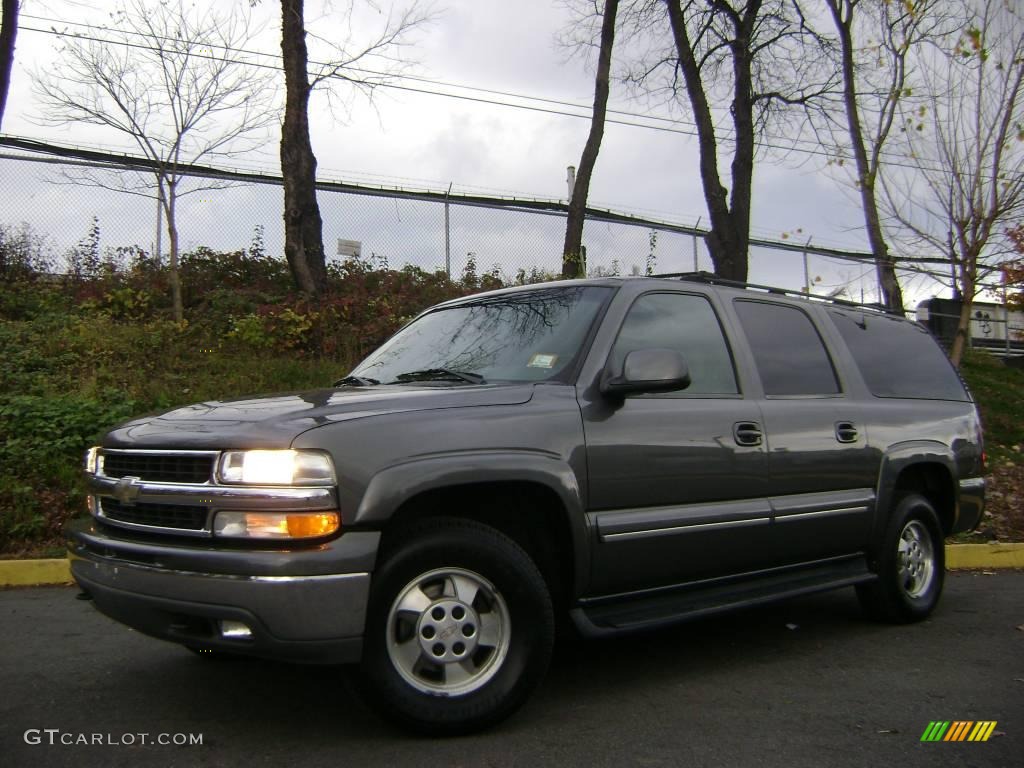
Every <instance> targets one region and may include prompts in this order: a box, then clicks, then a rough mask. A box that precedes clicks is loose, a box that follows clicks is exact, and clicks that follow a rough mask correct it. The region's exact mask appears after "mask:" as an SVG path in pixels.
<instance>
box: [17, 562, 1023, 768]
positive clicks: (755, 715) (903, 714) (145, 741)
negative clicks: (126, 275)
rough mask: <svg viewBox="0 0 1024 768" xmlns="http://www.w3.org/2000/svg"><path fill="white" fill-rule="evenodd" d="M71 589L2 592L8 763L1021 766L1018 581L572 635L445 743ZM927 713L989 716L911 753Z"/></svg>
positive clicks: (301, 671)
mask: <svg viewBox="0 0 1024 768" xmlns="http://www.w3.org/2000/svg"><path fill="white" fill-rule="evenodd" d="M76 592H77V590H75V589H74V588H62V587H40V588H30V589H7V590H0V765H2V766H5V768H6V767H11V768H13V767H16V766H76V767H78V766H94V765H95V766H132V768H136V767H138V766H149V765H154V766H220V765H225V766H247V767H249V766H260V765H273V766H303V767H305V766H313V767H317V766H331V768H348V767H357V766H358V768H364V767H365V768H368V767H369V766H415V768H434V766H437V767H438V768H440V767H441V766H444V767H445V768H458V767H459V766H467V767H475V766H559V768H563V767H565V768H575V767H577V766H585V767H586V768H596V767H597V766H616V768H620V767H622V766H660V765H665V766H757V768H773V767H774V766H785V768H798V767H799V766H813V767H814V768H822V767H829V768H831V767H832V766H865V767H867V766H872V767H874V766H885V765H899V766H900V768H906V767H907V766H918V765H920V766H1014V767H1015V768H1016V767H1019V766H1024V573H1021V572H1013V571H1003V572H998V573H992V574H984V573H957V574H950V575H949V576H948V577H947V586H946V594H945V596H944V597H943V601H942V603H941V605H940V606H939V609H938V610H937V611H936V613H935V614H934V615H933V617H932V618H931V619H930V620H928V621H926V622H924V623H921V624H917V625H912V626H887V625H881V624H874V623H871V622H869V621H867V620H865V619H863V618H862V616H861V614H860V611H859V608H858V606H857V602H856V599H855V598H854V595H853V591H852V590H843V591H841V592H836V593H831V594H825V595H817V596H812V597H808V598H802V599H798V600H793V601H790V602H787V603H783V604H780V605H776V606H771V607H766V608H762V609H757V610H753V611H746V612H742V613H735V614H731V615H728V616H723V617H719V618H714V619H708V620H704V621H699V622H693V623H690V624H685V625H682V626H679V627H676V628H673V629H670V630H665V631H661V632H657V633H652V634H647V635H640V636H632V637H626V638H618V639H613V640H605V641H600V642H595V641H591V642H584V641H575V642H569V643H566V644H564V645H563V647H562V648H561V649H560V650H559V652H558V653H557V655H556V658H555V661H554V663H553V665H552V668H551V671H550V672H549V674H548V677H547V679H546V681H545V683H544V684H543V686H542V687H541V689H540V690H539V691H538V692H537V694H536V695H535V696H534V697H533V699H532V700H531V701H530V702H528V703H527V705H526V706H525V707H524V708H523V709H522V710H521V711H520V712H519V713H518V714H516V715H515V716H514V717H513V718H512V719H510V720H508V721H506V722H505V723H503V724H502V725H500V726H498V727H497V728H495V729H493V730H491V731H488V732H486V733H483V734H477V735H474V736H470V737H463V738H457V739H423V738H415V737H411V736H408V735H406V734H405V733H403V732H401V731H399V730H398V729H396V728H394V727H392V726H390V725H389V724H387V723H385V722H383V721H381V720H380V719H378V718H377V717H376V716H375V715H374V714H373V713H371V712H370V711H368V710H367V709H366V708H365V707H364V706H363V705H362V704H361V703H360V702H359V701H358V700H357V699H356V698H355V697H354V695H353V694H352V693H351V691H350V687H349V685H348V683H347V681H346V676H345V674H344V673H343V672H339V671H338V670H335V669H324V668H317V667H298V666H287V665H282V664H273V663H266V662H260V661H249V660H234V661H231V660H228V661H217V660H214V659H210V658H202V657H197V656H194V655H193V654H191V653H189V652H188V651H186V650H184V649H182V648H178V647H177V646H174V645H171V644H168V643H163V642H161V641H158V640H152V639H150V638H147V637H144V636H141V635H139V634H138V633H135V632H132V631H130V630H128V629H126V628H124V627H121V626H119V625H117V624H115V623H114V622H112V621H110V620H108V619H106V618H104V617H103V616H101V615H100V614H99V613H98V612H96V610H95V609H94V608H93V607H92V606H91V605H90V604H89V603H88V602H82V601H77V600H75V599H74V598H75V594H76ZM934 720H945V721H956V720H970V721H982V720H984V721H996V722H997V725H996V726H995V728H994V733H993V735H992V737H991V738H990V739H989V740H988V741H987V742H984V743H970V742H965V743H951V742H938V743H922V742H921V740H920V739H921V736H922V734H923V732H924V731H925V729H926V727H927V726H928V724H929V723H930V722H931V721H934ZM196 737H199V738H200V739H201V742H202V743H201V744H195V743H192V744H190V743H188V741H189V740H195V738H196ZM183 740H184V741H185V742H186V743H184V744H177V745H176V744H175V743H174V742H175V741H179V742H180V741H183ZM160 742H170V743H167V744H163V743H160Z"/></svg>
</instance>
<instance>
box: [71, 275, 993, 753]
mask: <svg viewBox="0 0 1024 768" xmlns="http://www.w3.org/2000/svg"><path fill="white" fill-rule="evenodd" d="M983 465H984V456H983V448H982V437H981V428H980V424H979V419H978V414H977V411H976V409H975V406H974V403H973V402H972V399H971V397H970V395H969V394H968V392H967V391H966V390H965V388H964V385H963V383H962V382H961V380H960V378H959V377H958V376H957V374H956V372H955V370H954V369H953V367H952V366H951V365H950V363H949V361H948V360H947V358H946V356H945V354H944V353H943V351H942V350H941V349H940V348H939V346H938V345H937V344H936V342H935V341H934V340H933V338H932V337H931V336H930V335H929V334H928V333H927V332H926V331H925V330H924V329H923V328H922V327H921V326H919V325H917V324H915V323H912V322H909V321H907V320H905V319H903V318H901V317H894V316H891V315H889V314H886V313H884V312H882V311H880V310H877V309H872V308H869V307H865V306H860V305H853V304H847V303H843V302H839V301H835V300H831V301H829V300H823V299H813V298H810V297H806V296H800V295H794V294H792V293H791V292H786V291H781V290H778V289H771V288H763V287H758V286H737V285H733V284H728V283H726V282H724V281H721V280H718V279H717V278H715V277H712V276H709V275H704V274H693V275H675V276H668V277H667V278H661V279H641V278H633V279H618V278H602V279H589V280H576V281H564V282H558V283H546V284H540V285H533V286H528V287H516V288H507V289H503V290H499V291H492V292H489V293H483V294H479V295H475V296H470V297H468V298H463V299H458V300H455V301H449V302H447V303H444V304H441V305H439V306H436V307H433V308H431V309H429V310H427V311H425V312H424V313H422V314H421V315H419V316H418V317H417V318H416V319H414V320H413V321H412V322H410V323H409V324H408V325H406V326H405V327H404V328H402V329H401V330H400V331H398V333H396V334H395V335H394V336H393V337H392V338H391V339H390V340H388V341H387V342H386V343H385V344H384V345H383V346H381V347H380V348H379V349H378V350H377V351H375V352H374V353H372V354H371V355H370V356H369V357H368V358H366V359H365V360H364V361H363V362H362V363H360V364H359V365H358V366H357V367H356V368H355V369H354V370H353V371H352V372H351V373H350V374H349V375H348V376H346V377H345V378H343V379H341V380H340V381H338V382H336V383H335V384H334V386H333V387H330V388H325V389H320V390H315V391H309V392H296V393H288V394H278V395H271V396H266V397H259V398H251V399H242V400H228V401H223V402H221V401H215V402H205V403H199V404H196V405H190V406H187V407H184V408H178V409H176V410H173V411H170V412H167V413H163V414H160V415H156V416H147V417H144V418H140V419H136V420H134V421H130V422H128V423H125V424H122V425H120V426H118V427H117V428H115V429H113V430H112V431H110V432H109V433H107V434H106V436H105V437H104V438H103V440H102V443H101V445H99V446H97V447H95V448H92V449H91V450H90V451H89V452H88V454H87V456H86V472H87V474H88V479H89V483H90V487H91V494H92V495H91V496H90V497H89V511H90V512H91V515H90V516H89V518H87V519H84V520H79V521H76V522H74V523H72V524H71V526H70V527H69V529H68V547H69V554H70V558H71V568H72V572H73V574H74V577H75V579H76V580H77V582H78V584H79V585H80V586H81V588H82V590H83V591H84V593H85V594H86V595H87V596H89V597H91V598H92V600H93V601H94V604H95V605H96V607H97V608H98V609H99V610H100V611H102V612H103V613H105V614H107V615H108V616H110V617H112V618H114V619H117V620H118V621H121V622H123V623H125V624H127V625H129V626H131V627H134V628H136V629H137V630H139V631H141V632H144V633H146V634H149V635H152V636H154V637H158V638H163V639H165V640H171V641H174V642H177V643H180V644H182V645H184V646H186V647H188V648H190V649H192V650H194V651H197V652H200V653H207V654H210V655H213V656H217V655H225V654H245V655H251V656H261V657H267V658H275V659H286V660H294V661H299V662H307V663H351V662H359V668H358V671H357V675H358V680H359V682H360V689H361V690H362V691H364V692H365V694H366V696H367V697H368V698H369V700H370V701H371V702H373V703H375V704H377V705H378V706H379V708H380V709H381V710H382V711H383V712H384V713H386V714H387V715H388V716H390V717H392V718H395V719H397V720H398V721H400V722H401V723H403V724H404V725H406V726H408V727H411V728H414V729H417V730H420V731H426V732H429V733H435V734H438V733H453V732H464V731H469V730H473V729H478V728H481V727H484V726H487V725H489V724H492V723H494V722H497V721H498V720H500V719H501V718H503V717H505V716H507V715H508V714H510V713H511V712H512V711H513V710H515V709H516V708H517V707H518V706H519V705H520V704H522V702H523V701H524V700H525V699H526V698H527V696H528V695H529V694H530V692H531V691H532V690H533V689H534V688H535V687H536V686H537V684H538V682H539V681H540V680H541V678H542V676H543V675H544V672H545V669H546V667H547V664H548V661H549V658H550V655H551V649H552V644H553V641H554V633H555V627H556V618H557V617H559V616H561V617H566V618H571V621H572V623H573V624H575V626H576V628H578V630H579V632H581V633H582V634H583V635H585V636H601V635H609V634H612V633H619V632H630V631H635V630H646V629H650V628H654V627H658V626H662V625H666V624H671V623H674V622H679V621H683V620H687V619H691V618H694V617H698V616H704V615H707V614H710V613H714V612H717V611H723V610H729V609H733V608H742V607H745V606H750V605H754V604H757V603H762V602H765V601H770V600H777V599H780V598H786V597H790V596H793V595H800V594H805V593H809V592H814V591H819V590H827V589H833V588H839V587H847V586H852V587H855V588H856V590H857V594H858V596H859V598H860V600H861V602H862V604H863V606H864V608H865V609H866V611H867V612H868V613H869V614H870V615H872V616H875V617H878V618H881V619H885V620H889V621H897V622H909V621H916V620H920V619H923V618H925V617H926V616H928V615H929V614H930V613H931V612H932V611H933V610H934V608H935V606H936V604H937V602H938V600H939V596H940V594H941V592H942V584H943V573H944V560H943V551H944V550H943V539H944V538H945V537H946V536H948V535H950V534H952V533H956V532H959V531H966V530H970V529H972V528H974V527H975V526H976V525H977V523H978V521H979V519H980V517H981V514H982V510H983V506H984V491H985V483H984V480H983ZM563 625H565V626H570V625H569V623H568V621H566V622H563Z"/></svg>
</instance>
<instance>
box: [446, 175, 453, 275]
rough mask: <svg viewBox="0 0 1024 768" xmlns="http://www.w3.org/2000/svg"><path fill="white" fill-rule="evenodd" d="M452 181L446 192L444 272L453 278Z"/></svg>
mask: <svg viewBox="0 0 1024 768" xmlns="http://www.w3.org/2000/svg"><path fill="white" fill-rule="evenodd" d="M452 183H453V182H450V181H449V182H448V191H447V192H445V193H444V273H445V274H446V275H448V279H449V280H451V279H452V230H451V219H450V218H449V213H448V209H449V207H450V206H449V203H448V196H449V195H450V194H451V193H452Z"/></svg>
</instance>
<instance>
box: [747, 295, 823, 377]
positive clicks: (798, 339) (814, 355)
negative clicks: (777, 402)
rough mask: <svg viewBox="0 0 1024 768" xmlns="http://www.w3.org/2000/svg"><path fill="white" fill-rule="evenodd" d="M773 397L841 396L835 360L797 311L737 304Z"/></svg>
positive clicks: (756, 303) (779, 306)
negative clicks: (834, 364)
mask: <svg viewBox="0 0 1024 768" xmlns="http://www.w3.org/2000/svg"><path fill="white" fill-rule="evenodd" d="M735 307H736V314H737V315H739V318H740V324H741V325H742V326H743V331H744V333H745V334H746V336H747V340H748V341H749V342H750V349H751V351H752V352H753V353H754V362H755V364H756V365H757V372H758V374H759V375H760V377H761V384H762V385H763V386H764V393H765V395H767V396H769V397H773V396H775V397H784V396H796V395H835V394H838V393H839V382H838V380H837V379H836V372H835V369H834V368H833V367H832V360H831V359H830V358H829V356H828V352H827V351H826V349H825V345H824V344H823V343H822V341H821V336H819V335H818V331H817V330H816V329H815V327H814V324H813V323H812V322H811V319H810V318H809V317H808V316H807V315H806V314H805V313H804V312H803V311H802V310H799V309H797V308H796V307H789V306H785V305H783V304H770V303H768V302H764V301H747V300H744V299H738V300H737V301H736V302H735Z"/></svg>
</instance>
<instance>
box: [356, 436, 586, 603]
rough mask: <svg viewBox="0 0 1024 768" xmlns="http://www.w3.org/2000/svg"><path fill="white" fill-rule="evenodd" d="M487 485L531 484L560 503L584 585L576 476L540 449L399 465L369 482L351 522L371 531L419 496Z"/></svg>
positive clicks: (577, 577) (581, 517)
mask: <svg viewBox="0 0 1024 768" xmlns="http://www.w3.org/2000/svg"><path fill="white" fill-rule="evenodd" d="M491 482H497V483H501V482H517V483H534V484H537V485H541V486H544V487H546V488H548V489H550V490H551V491H553V492H554V493H555V494H556V495H557V496H558V498H559V500H560V501H561V502H562V508H563V510H564V512H563V514H565V515H566V516H567V518H566V522H567V523H568V526H569V531H570V536H571V540H572V548H573V552H572V556H573V571H574V576H575V582H576V585H577V587H581V586H583V585H585V584H586V581H587V578H588V574H589V572H590V570H589V569H590V557H589V547H588V541H589V537H588V533H587V523H586V515H585V514H584V499H583V496H582V493H581V491H580V487H579V483H578V481H577V478H576V473H575V472H573V470H572V467H570V466H569V464H568V463H567V462H566V461H565V460H564V459H563V458H562V457H561V456H559V455H557V454H554V453H547V452H541V451H456V452H452V453H445V454H440V455H434V456H429V457H424V458H419V459H415V460H413V461H408V462H403V463H401V464H397V465H395V466H392V467H388V468H387V469H384V470H381V471H380V472H378V473H377V474H376V475H374V476H373V478H372V479H371V480H370V482H369V484H368V485H367V487H366V492H365V493H364V494H363V497H362V500H361V501H360V503H359V507H358V509H357V511H356V514H355V518H354V520H353V523H354V524H355V525H361V526H364V525H365V526H371V527H377V526H381V525H383V524H384V523H386V522H387V521H388V520H389V519H390V518H391V516H392V515H393V514H394V513H395V511H396V510H398V509H399V507H401V506H402V505H403V504H404V503H405V502H407V501H408V500H409V499H412V498H414V497H415V496H418V495H419V494H421V493H424V492H427V491H432V490H439V489H442V488H450V487H453V486H459V485H471V484H479V483H491Z"/></svg>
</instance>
